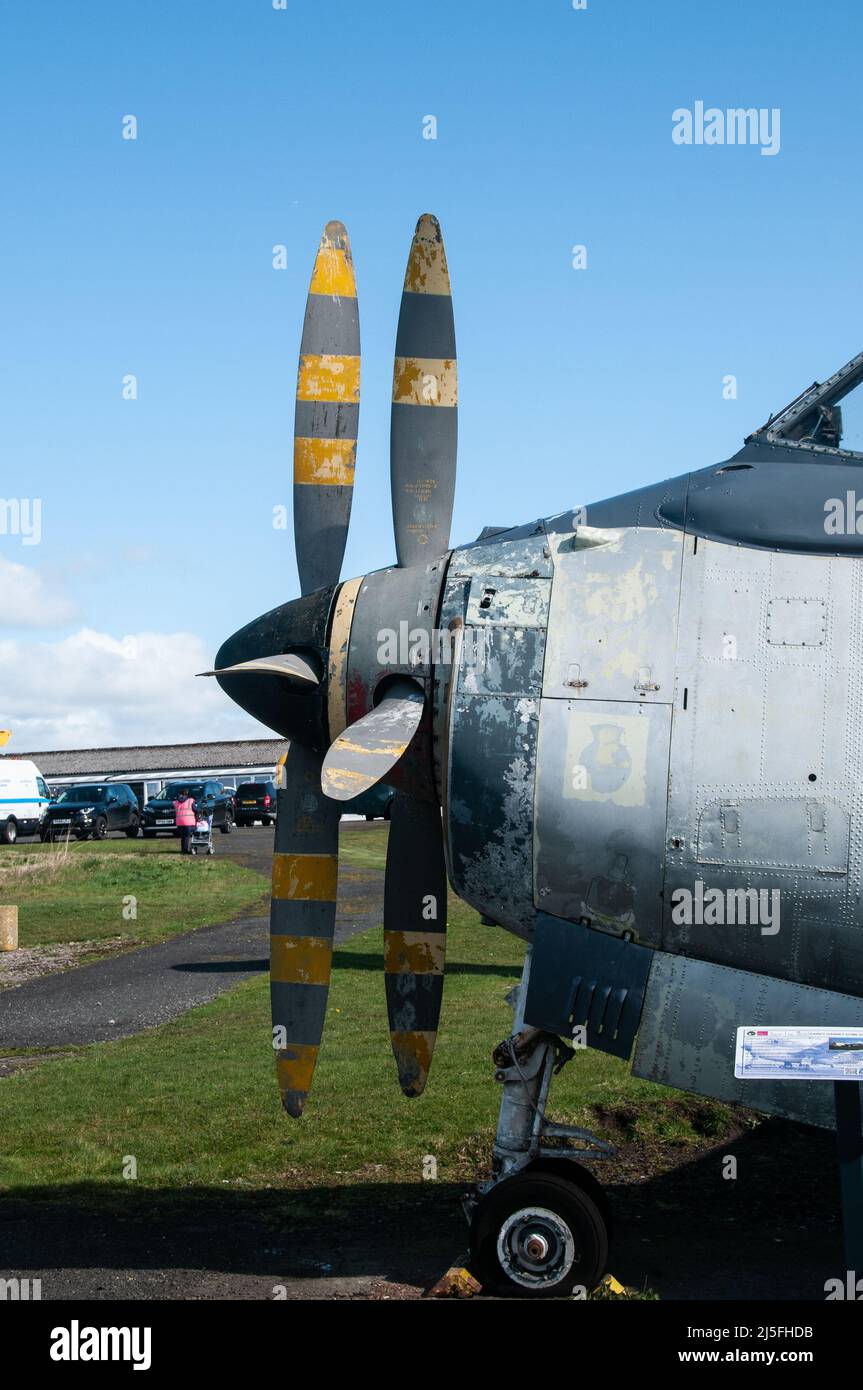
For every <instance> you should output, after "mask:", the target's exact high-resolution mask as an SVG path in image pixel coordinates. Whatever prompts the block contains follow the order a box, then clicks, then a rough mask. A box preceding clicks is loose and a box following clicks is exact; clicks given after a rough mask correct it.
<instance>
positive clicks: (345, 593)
mask: <svg viewBox="0 0 863 1390" xmlns="http://www.w3.org/2000/svg"><path fill="white" fill-rule="evenodd" d="M363 578H364V576H362V575H361V576H360V578H359V579H348V580H346V581H345V583H344V584H343V585H342V586H341V588H340V589H339V592H338V594H337V595H336V606H335V609H334V612H333V625H332V631H331V632H330V654H329V661H328V687H327V718H328V721H329V734H330V743H335V741H336V739H337V738H338V736H339V734H341V733H343V732H344V730H345V729H346V728H347V723H348V710H347V680H348V647H349V644H350V638H351V623H352V622H353V616H354V606H355V604H356V601H357V595H358V594H359V592H360V587H361V585H362V582H363Z"/></svg>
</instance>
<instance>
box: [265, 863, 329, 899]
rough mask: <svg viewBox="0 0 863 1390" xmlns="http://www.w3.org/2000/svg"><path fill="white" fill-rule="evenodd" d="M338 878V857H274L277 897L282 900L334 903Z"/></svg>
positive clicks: (274, 881) (274, 888) (274, 893)
mask: <svg viewBox="0 0 863 1390" xmlns="http://www.w3.org/2000/svg"><path fill="white" fill-rule="evenodd" d="M338 876H339V861H338V856H337V855H335V854H274V855H273V897H274V898H278V899H279V900H285V899H287V900H290V901H293V902H316V903H334V902H335V901H336V889H337V886H338Z"/></svg>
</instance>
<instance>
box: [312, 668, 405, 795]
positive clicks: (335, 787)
mask: <svg viewBox="0 0 863 1390" xmlns="http://www.w3.org/2000/svg"><path fill="white" fill-rule="evenodd" d="M424 703H425V696H424V695H423V692H422V690H421V689H420V687H419V686H418V685H417V684H416V683H415V682H414V681H412V680H403V681H398V682H397V683H396V684H395V685H394V686H392V687H391V691H390V693H389V694H388V695H385V696H384V698H383V699H382V700H381V702H380V704H379V705H376V706H375V708H374V709H373V710H370V712H369V713H368V714H364V715H363V717H362V719H358V720H357V721H356V723H355V724H351V725H350V727H349V728H347V729H345V731H344V733H341V734H339V736H338V738H337V739H336V740H335V742H334V743H333V744H332V745H331V746H330V750H329V752H328V753H327V756H326V757H325V758H324V764H323V769H322V772H321V786H322V787H323V789H324V791H325V793H326V794H327V796H329V797H332V799H333V800H334V801H350V800H351V799H352V798H353V797H355V796H359V795H360V794H361V793H362V792H366V791H368V790H369V788H370V787H373V786H374V785H375V783H376V782H379V781H380V780H381V778H382V777H385V776H386V774H387V773H388V772H389V771H390V769H391V768H393V767H395V765H396V763H397V762H398V761H399V758H401V756H402V754H403V753H404V752H405V751H406V749H407V747H408V744H409V743H410V741H411V739H412V738H413V736H414V734H415V733H416V731H417V728H418V727H419V722H420V720H421V719H422V715H423V706H424Z"/></svg>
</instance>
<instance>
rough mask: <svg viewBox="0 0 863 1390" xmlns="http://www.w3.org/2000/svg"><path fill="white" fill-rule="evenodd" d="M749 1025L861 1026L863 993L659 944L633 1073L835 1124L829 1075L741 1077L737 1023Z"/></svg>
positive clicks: (767, 1110)
mask: <svg viewBox="0 0 863 1390" xmlns="http://www.w3.org/2000/svg"><path fill="white" fill-rule="evenodd" d="M744 1024H752V1025H753V1026H758V1025H762V1026H768V1025H771V1024H772V1025H774V1026H777V1025H780V1024H783V1025H786V1026H790V1027H794V1026H797V1027H826V1026H835V1027H851V1028H863V999H857V998H854V997H853V996H851V995H848V994H834V993H833V992H832V991H830V990H825V989H809V988H807V987H806V986H805V985H799V984H794V983H792V982H791V981H789V980H776V979H772V978H770V977H769V976H767V975H760V974H756V973H755V972H751V971H744V970H732V969H730V968H729V967H728V966H724V965H714V964H713V963H711V962H710V961H703V960H690V959H687V958H686V957H684V956H670V955H668V954H667V953H666V952H662V951H657V952H655V953H654V956H653V960H652V962H651V966H650V973H649V975H648V978H647V992H646V994H645V999H644V1009H643V1012H642V1018H641V1028H640V1030H639V1034H638V1041H637V1044H636V1049H635V1061H634V1062H633V1066H632V1070H633V1073H634V1075H635V1076H642V1077H644V1078H645V1079H646V1080H648V1081H659V1082H661V1083H662V1085H664V1086H675V1087H677V1088H678V1089H679V1090H682V1091H693V1092H695V1093H696V1094H698V1095H705V1096H715V1097H716V1099H717V1100H724V1101H734V1102H736V1103H738V1104H740V1105H747V1106H750V1107H751V1108H752V1109H753V1110H762V1111H764V1112H765V1114H768V1115H784V1116H785V1117H787V1118H788V1119H790V1120H799V1121H801V1122H803V1123H805V1124H811V1125H820V1126H821V1127H822V1128H824V1129H832V1128H833V1127H834V1123H835V1121H834V1102H833V1087H832V1085H830V1083H829V1082H826V1083H825V1082H820V1081H742V1080H739V1079H738V1078H737V1077H735V1075H734V1058H735V1047H736V1039H737V1029H738V1027H741V1026H742V1025H744Z"/></svg>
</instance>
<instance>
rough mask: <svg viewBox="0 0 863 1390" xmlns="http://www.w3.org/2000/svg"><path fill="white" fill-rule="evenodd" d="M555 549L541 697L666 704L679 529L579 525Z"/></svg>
mask: <svg viewBox="0 0 863 1390" xmlns="http://www.w3.org/2000/svg"><path fill="white" fill-rule="evenodd" d="M549 539H550V541H551V542H552V543H553V545H554V547H555V553H554V583H553V586H552V595H551V608H550V612H549V623H548V647H547V651H546V659H545V677H544V681H543V695H544V696H547V697H552V698H553V697H555V696H557V697H560V696H568V695H573V694H578V695H581V694H583V695H584V696H586V697H587V698H588V699H591V700H638V701H639V702H643V703H645V704H656V703H666V704H667V703H669V702H670V701H671V699H672V697H673V685H674V663H675V646H676V636H677V609H678V602H679V592H680V568H681V557H682V553H683V539H684V538H683V535H682V533H681V532H679V531H671V530H668V531H663V530H660V529H659V528H651V527H629V528H626V527H624V528H621V529H619V530H600V529H597V528H595V527H590V526H579V527H578V529H577V530H576V531H574V532H573V533H572V534H570V535H566V534H563V535H556V536H553V537H550V538H549Z"/></svg>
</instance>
